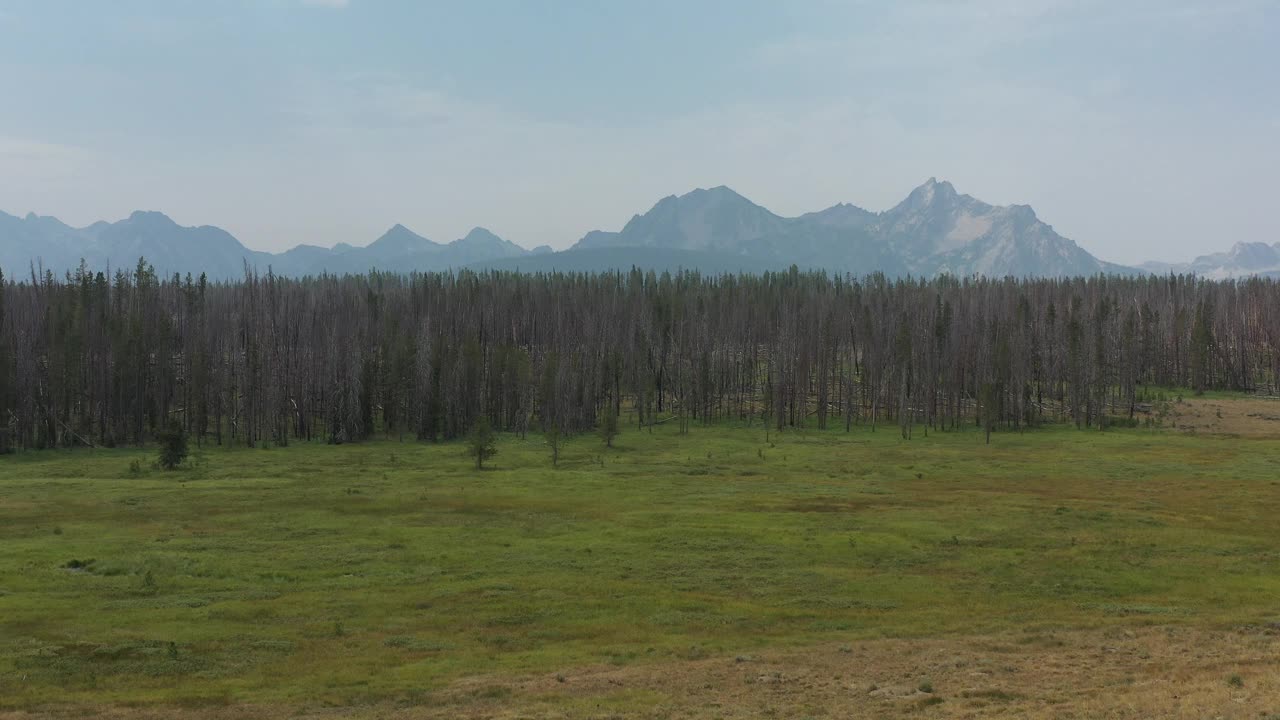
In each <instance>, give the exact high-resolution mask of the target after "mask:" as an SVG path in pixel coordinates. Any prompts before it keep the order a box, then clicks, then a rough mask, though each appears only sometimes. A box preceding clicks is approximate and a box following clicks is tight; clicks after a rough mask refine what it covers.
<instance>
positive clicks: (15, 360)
mask: <svg viewBox="0 0 1280 720" xmlns="http://www.w3.org/2000/svg"><path fill="white" fill-rule="evenodd" d="M1278 303H1280V284H1278V283H1277V282H1276V281H1274V280H1269V279H1256V278H1251V279H1246V280H1225V281H1208V280H1203V279H1200V278H1196V277H1193V276H1174V275H1170V276H1164V277H1158V276H1152V277H1108V276H1097V277H1091V278H1073V279H1015V278H1005V279H982V278H969V279H962V278H955V277H949V276H943V277H938V278H934V279H913V278H905V279H895V278H888V277H885V276H881V275H872V276H867V277H861V278H859V277H854V276H844V277H839V276H831V275H826V274H822V273H806V272H799V271H797V270H795V269H792V271H790V272H781V273H766V274H764V275H759V276H752V275H738V276H734V275H723V276H718V277H708V276H702V275H699V274H696V273H675V274H669V273H662V274H655V273H653V272H643V271H640V270H634V269H633V270H632V271H630V272H616V273H603V274H536V275H522V274H515V273H506V272H486V273H474V272H469V271H462V272H457V273H431V274H410V275H397V274H387V273H370V274H367V275H346V276H318V277H309V278H304V279H288V278H282V277H278V276H275V275H274V274H273V273H272V272H270V271H269V270H268V271H267V272H266V273H265V274H261V273H258V272H256V271H253V270H251V269H248V268H246V271H245V274H244V278H243V279H242V280H239V281H236V282H221V283H215V282H209V281H207V280H206V279H205V278H203V277H201V278H192V277H191V276H190V275H188V276H186V277H178V276H176V275H175V276H173V277H158V276H157V275H156V273H155V272H154V270H153V269H151V267H150V266H149V265H148V264H147V263H146V262H145V260H140V261H139V262H138V265H137V267H136V268H135V269H134V270H133V271H131V272H130V271H124V270H117V271H115V272H114V274H108V273H105V272H101V271H96V272H95V271H93V270H91V269H90V268H88V267H85V266H84V265H83V264H82V265H81V267H80V269H79V270H77V271H76V272H74V273H67V274H65V275H63V276H62V277H57V276H55V275H54V274H52V273H50V272H45V273H43V274H41V273H40V272H38V271H34V270H33V271H31V272H29V273H28V274H27V276H26V277H23V278H21V279H19V278H17V277H14V276H12V275H0V449H3V450H5V451H12V450H21V449H37V448H52V447H73V446H95V447H98V446H106V447H110V446H120V445H130V444H142V443H146V442H149V441H150V440H151V439H153V438H154V437H155V436H156V434H157V433H159V432H162V431H164V430H166V429H167V428H171V427H180V428H181V429H182V430H184V431H185V432H186V433H188V434H189V435H190V437H191V438H192V441H193V442H197V443H201V444H204V443H216V444H219V445H242V446H258V445H262V444H272V445H277V446H283V445H287V444H289V443H290V442H294V441H325V442H332V443H346V442H358V441H361V440H364V439H368V438H370V437H373V436H375V435H377V436H388V437H395V438H400V439H418V440H428V441H434V440H441V439H451V438H457V437H459V436H461V435H463V434H465V433H467V432H468V430H469V429H471V428H472V427H473V426H474V425H475V424H476V423H478V422H479V421H480V420H481V418H485V419H487V420H488V422H489V423H490V424H491V425H492V427H494V428H495V429H497V430H501V431H504V432H509V433H517V434H520V435H523V434H526V433H529V432H551V431H554V432H556V433H566V434H573V433H577V432H584V431H587V430H590V429H591V428H593V427H595V426H596V425H597V424H598V423H599V422H601V420H602V418H605V417H607V416H608V415H609V414H612V415H613V416H614V417H617V418H623V417H625V420H626V422H627V423H631V424H632V425H633V426H634V427H637V428H641V429H643V428H645V427H650V428H652V426H653V425H654V424H656V423H668V422H669V423H675V424H677V427H678V428H679V430H680V432H687V431H688V430H689V428H690V426H691V425H694V424H713V423H718V422H724V421H730V420H731V421H738V422H747V423H755V424H759V425H763V426H767V427H770V428H776V429H784V428H787V427H793V426H799V425H805V426H816V427H819V428H829V427H843V428H845V429H849V428H851V427H853V426H854V425H871V426H872V427H873V428H874V427H875V426H876V425H886V426H888V427H889V428H891V430H890V431H891V432H901V433H902V435H903V437H910V436H911V435H912V434H913V433H914V432H921V431H923V432H926V433H927V432H929V431H935V432H936V431H949V430H954V429H957V428H961V427H975V426H976V427H978V428H980V429H982V430H985V437H986V441H987V442H990V441H991V433H992V432H993V431H995V432H1000V431H1005V430H1017V429H1022V428H1026V427H1030V426H1036V425H1038V424H1041V423H1046V422H1056V423H1071V424H1074V425H1075V426H1077V427H1080V428H1082V429H1085V428H1103V427H1106V426H1107V425H1108V424H1113V423H1119V422H1123V423H1128V424H1132V423H1133V422H1135V418H1136V417H1137V414H1138V413H1140V412H1141V411H1143V410H1144V409H1147V408H1145V407H1144V399H1145V398H1147V397H1148V394H1147V393H1146V389H1147V388H1155V387H1158V388H1186V389H1187V391H1188V392H1201V391H1205V390H1236V391H1256V392H1266V393H1272V394H1274V393H1275V392H1276V390H1277V389H1276V383H1277V380H1278V378H1280V353H1277V347H1278V343H1280V313H1277V312H1274V310H1275V308H1276V307H1278Z"/></svg>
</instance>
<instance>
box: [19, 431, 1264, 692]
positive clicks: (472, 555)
mask: <svg viewBox="0 0 1280 720" xmlns="http://www.w3.org/2000/svg"><path fill="white" fill-rule="evenodd" d="M770 443H772V445H770ZM614 445H615V447H613V448H605V447H603V443H601V442H599V441H592V442H588V441H585V440H582V441H576V442H569V443H566V444H565V445H564V449H563V450H562V453H561V456H560V458H559V467H558V468H554V469H553V468H552V467H551V462H550V459H549V457H548V454H547V452H546V448H545V447H544V446H543V445H542V444H541V443H540V442H535V441H532V440H530V441H527V442H526V441H522V440H520V439H518V438H514V437H509V436H503V437H500V438H499V440H498V443H497V451H498V452H497V454H496V455H495V456H494V457H493V458H492V459H491V460H489V461H488V462H486V463H485V470H484V471H483V472H477V471H476V470H475V463H474V460H469V459H468V458H467V457H466V455H465V453H464V452H463V448H462V445H461V444H442V445H430V444H413V443H395V442H390V441H380V442H371V443H367V444H362V445H351V444H348V445H339V446H330V445H320V444H305V443H293V444H291V445H290V446H289V447H287V448H279V449H278V450H275V451H272V452H255V451H252V450H223V449H214V448H208V447H206V448H204V449H203V450H201V451H199V452H197V453H196V458H197V461H195V462H191V463H188V464H186V465H184V466H183V467H182V468H180V469H178V470H175V471H173V472H149V471H147V470H146V469H144V468H143V467H142V465H141V464H140V463H138V464H136V467H135V463H134V462H133V461H135V460H136V459H137V458H138V457H139V456H140V452H141V451H140V450H138V449H136V448H134V449H131V450H97V451H56V452H55V451H50V452H40V453H27V454H20V455H16V456H11V457H6V458H5V459H3V460H0V543H3V546H4V548H5V551H4V552H3V553H0V708H23V707H33V706H38V705H42V704H46V703H53V702H58V703H72V704H75V703H83V704H95V705H99V704H112V703H144V704H145V703H153V702H165V703H175V704H184V703H188V704H189V703H221V702H228V701H231V700H234V701H235V702H261V703H273V702H286V703H288V702H293V703H301V702H314V703H330V704H351V703H358V702H368V701H371V700H379V699H382V700H387V701H391V702H394V701H397V700H398V699H399V700H403V699H404V698H407V697H411V696H412V697H419V696H421V697H428V696H429V694H430V693H431V692H432V691H433V690H435V689H438V688H441V687H443V686H444V685H446V684H448V683H450V682H452V681H454V680H456V679H458V678H462V677H466V676H474V675H501V674H516V673H558V672H562V671H565V670H566V669H571V668H574V667H579V666H586V665H594V664H602V663H610V664H631V663H646V662H687V661H694V660H698V659H699V658H704V657H718V656H722V657H726V658H733V657H734V656H735V655H742V656H743V657H748V656H750V654H751V653H753V652H756V651H758V650H760V649H764V648H775V647H787V646H800V645H804V644H809V643H819V642H821V643H826V642H836V643H850V642H854V641H856V640H858V639H863V638H873V637H884V636H925V635H937V634H975V633H987V632H1001V631H1006V630H1014V629H1016V630H1023V629H1025V628H1027V627H1028V626H1036V627H1048V626H1060V627H1070V626H1097V625H1108V624H1111V625H1123V624H1132V623H1149V622H1159V623H1168V624H1179V623H1184V624H1190V623H1194V624H1200V625H1221V624H1230V623H1243V622H1254V621H1256V620H1257V619H1258V618H1261V617H1270V616H1271V614H1273V613H1274V608H1275V605H1274V599H1275V597H1277V596H1278V595H1280V553H1277V552H1276V550H1275V548H1277V547H1280V523H1276V522H1274V519H1275V517H1277V516H1280V485H1277V481H1276V480H1275V478H1276V477H1277V475H1280V473H1278V471H1280V464H1278V463H1277V461H1276V459H1275V458H1277V457H1280V442H1276V441H1271V440H1248V439H1239V438H1215V437H1194V436H1183V435H1177V434H1173V433H1152V432H1147V431H1141V430H1135V431H1127V430H1118V431H1114V432H1107V433H1099V432H1077V431H1073V430H1064V429H1045V430H1039V431H1034V432H1027V433H1025V434H1001V435H998V436H996V437H995V438H994V439H993V443H992V444H991V445H989V446H988V445H984V444H983V443H982V437H981V435H980V434H977V433H974V432H957V433H930V434H929V436H928V437H927V438H925V437H923V436H922V435H921V434H920V433H917V436H916V438H915V439H914V440H911V441H904V440H901V439H900V438H899V437H898V433H896V432H884V431H878V432H874V433H873V432H870V431H869V430H866V429H856V430H855V431H854V432H853V433H851V434H846V433H844V432H842V431H836V430H833V431H816V430H808V431H792V432H786V433H776V432H775V433H771V434H770V437H769V438H768V440H767V441H766V439H765V436H764V432H763V431H762V430H758V429H754V428H741V427H728V426H724V427H708V428H699V427H695V428H693V429H692V431H691V432H690V433H689V434H688V435H681V434H679V433H678V432H677V431H676V429H675V428H674V427H670V428H668V427H665V426H660V427H658V428H655V429H654V431H653V433H652V434H651V433H648V432H636V431H634V430H631V431H628V432H623V433H622V434H621V435H620V436H618V437H617V438H616V439H615V441H614ZM775 446H776V447H775ZM765 447H767V448H768V449H767V450H762V449H761V448H765ZM125 468H128V470H127V471H124V470H123V469H125ZM135 470H136V471H135ZM570 677H571V675H570ZM494 688H496V686H494ZM477 692H479V693H481V694H483V693H486V692H492V693H493V694H494V696H493V699H494V700H495V701H500V700H501V699H502V698H501V697H500V696H501V694H502V691H501V689H500V688H498V689H492V690H490V689H488V686H486V688H482V689H480V690H478V691H477ZM992 692H993V693H994V692H995V691H992ZM992 697H993V698H995V697H996V696H995V695H994V694H993V695H992ZM928 700H929V701H930V702H940V701H941V700H942V698H940V697H938V696H936V695H934V696H932V697H931V698H929V699H928Z"/></svg>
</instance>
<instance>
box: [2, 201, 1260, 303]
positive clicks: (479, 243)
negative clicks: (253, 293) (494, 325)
mask: <svg viewBox="0 0 1280 720" xmlns="http://www.w3.org/2000/svg"><path fill="white" fill-rule="evenodd" d="M139 257H145V258H146V259H147V261H148V262H150V263H151V264H152V265H153V266H155V268H156V270H157V271H158V272H160V273H162V274H166V275H167V274H171V273H174V272H178V273H187V272H190V273H193V274H198V273H201V272H204V273H207V274H208V276H209V277H210V278H212V279H230V278H236V277H240V276H242V275H243V273H244V271H245V268H246V266H248V267H251V268H256V269H257V270H258V271H259V272H266V270H267V268H268V267H270V268H271V269H272V270H273V271H274V272H275V273H276V274H279V275H289V276H302V275H315V274H319V273H322V272H328V273H332V274H342V273H359V272H366V271H368V270H371V269H378V270H388V271H395V272H409V271H433V270H447V269H460V268H474V269H504V270H521V271H527V272H545V271H552V270H559V271H579V272H583V271H598V270H610V269H629V268H631V267H640V268H645V269H655V270H665V269H676V268H685V269H696V270H700V271H702V272H705V273H723V272H739V271H741V272H762V271H766V270H780V269H785V268H787V267H789V266H791V265H797V266H799V267H801V268H815V269H823V270H827V271H832V272H841V273H844V272H848V273H853V274H857V275H862V274H867V273H871V272H883V273H885V274H888V275H892V276H902V275H908V274H910V275H915V276H932V275H937V274H940V273H951V274H954V275H964V276H967V275H974V274H981V275H986V276H1006V275H1013V276H1076V275H1094V274H1097V273H1124V274H1129V273H1138V272H1153V273H1165V272H1171V271H1172V272H1191V271H1193V272H1197V273H1200V274H1204V275H1207V276H1214V275H1217V276H1221V277H1228V276H1231V275H1233V274H1247V273H1249V272H1258V271H1260V270H1259V268H1261V271H1265V272H1277V273H1280V243H1278V244H1277V245H1274V246H1270V245H1265V244H1262V243H1251V244H1243V243H1242V244H1239V245H1237V246H1236V247H1235V248H1233V249H1232V251H1231V252H1230V253H1219V254H1217V255H1210V256H1204V257H1202V258H1197V259H1196V260H1195V261H1194V262H1192V263H1189V264H1185V265H1161V264H1158V263H1149V264H1147V265H1145V266H1142V267H1141V268H1127V267H1123V266H1120V265H1114V264H1111V263H1107V262H1103V261H1101V260H1098V259H1097V258H1095V257H1094V256H1092V255H1090V254H1089V253H1088V252H1086V251H1085V250H1084V249H1083V248H1081V247H1079V246H1078V245H1076V244H1075V243H1074V242H1073V241H1071V240H1069V239H1067V238H1064V237H1062V236H1061V235H1059V234H1058V233H1057V232H1055V231H1054V229H1053V227H1052V226H1050V225H1048V224H1046V223H1044V222H1043V221H1041V220H1040V219H1039V218H1038V217H1036V214H1035V212H1034V211H1033V210H1032V209H1031V208H1030V207H1029V206H1026V205H1008V206H996V205H989V204H987V203H984V202H982V201H980V200H977V199H975V198H973V197H971V196H969V195H963V194H960V193H958V192H956V190H955V188H954V187H952V185H951V183H949V182H945V181H941V182H940V181H938V180H937V179H935V178H930V179H929V180H928V181H927V182H926V183H924V184H923V185H921V186H919V187H917V188H916V189H915V190H913V191H912V192H911V194H910V195H908V196H907V197H906V199H904V200H903V201H902V202H900V203H898V204H897V205H896V206H894V207H893V208H891V209H889V210H886V211H883V212H878V213H877V212H871V211H868V210H864V209H862V208H859V207H857V206H854V205H848V204H839V205H835V206H832V207H829V208H827V209H825V210H820V211H818V212H811V213H806V214H804V215H800V216H798V217H783V216H780V215H777V214H775V213H773V212H770V211H769V210H767V209H765V208H763V207H761V206H759V205H757V204H755V203H753V202H751V201H750V200H748V199H747V198H745V197H743V196H741V195H739V194H738V193H736V192H734V191H733V190H730V189H729V188H727V187H724V186H720V187H714V188H710V189H697V190H693V191H692V192H689V193H686V194H684V195H680V196H675V195H672V196H669V197H665V198H663V199H661V200H659V201H658V203H657V204H656V205H654V206H653V207H652V208H651V209H650V210H649V211H648V212H645V213H643V214H640V215H635V216H634V217H632V218H631V220H630V221H628V222H627V223H626V225H624V226H623V228H622V229H621V230H619V231H617V232H609V231H601V230H593V231H591V232H589V233H587V234H586V235H584V236H583V237H582V238H581V239H580V240H578V241H577V243H575V244H574V245H573V246H572V247H570V248H569V249H567V250H563V251H560V252H554V251H552V249H551V248H550V247H547V246H542V247H538V248H535V249H533V250H528V249H525V248H523V247H521V246H519V245H516V244H515V243H513V242H511V241H509V240H504V239H503V238H500V237H498V236H497V235H495V234H493V233H492V232H490V231H488V230H486V229H484V228H481V227H477V228H475V229H473V230H472V231H471V232H469V233H467V235H466V236H465V237H462V238H459V239H457V240H454V241H453V242H450V243H437V242H433V241H431V240H429V239H427V238H425V237H423V236H421V235H418V234H417V233H415V232H413V231H412V230H409V229H408V228H406V227H404V226H403V225H395V226H393V227H392V228H391V229H390V230H388V231H387V232H386V233H384V234H383V235H382V236H381V237H379V238H378V239H377V240H375V241H373V242H372V243H370V244H368V245H365V246H362V247H358V246H354V245H348V244H345V243H341V244H338V245H336V246H334V247H331V248H325V247H320V246H316V245H299V246H297V247H294V248H292V249H290V250H288V251H286V252H283V253H276V254H273V253H266V252H259V251H255V250H250V249H249V248H246V247H245V246H244V245H243V244H242V243H240V241H238V240H237V239H236V238H235V237H233V236H232V235H231V234H230V233H228V232H226V231H225V230H222V229H220V228H217V227H212V226H201V227H183V226H181V225H178V224H177V223H175V222H174V221H173V220H171V219H170V218H168V217H167V216H165V215H163V214H161V213H158V212H135V213H133V214H132V215H130V216H129V217H128V218H126V219H124V220H121V221H119V222H114V223H107V222H97V223H94V224H92V225H90V226H88V227H83V228H75V227H71V226H69V225H67V224H65V223H63V222H61V221H59V220H58V219H57V218H53V217H42V216H37V215H34V214H28V215H27V216H26V217H21V218H20V217H15V216H12V215H7V214H5V213H2V212H0V267H3V268H4V269H5V270H6V271H8V274H10V275H11V276H14V275H25V274H26V273H27V272H28V268H30V267H31V266H32V265H33V264H34V265H35V266H37V267H43V268H45V269H48V270H52V271H54V272H57V273H61V272H63V271H66V270H69V269H73V268H75V267H76V266H78V265H79V264H80V262H81V260H82V259H83V260H84V262H85V263H87V265H88V266H89V267H91V268H93V269H105V268H107V267H110V268H112V269H114V268H124V269H129V268H132V267H133V266H134V265H135V264H136V263H137V261H138V258H139ZM1250 268H1253V269H1252V270H1250Z"/></svg>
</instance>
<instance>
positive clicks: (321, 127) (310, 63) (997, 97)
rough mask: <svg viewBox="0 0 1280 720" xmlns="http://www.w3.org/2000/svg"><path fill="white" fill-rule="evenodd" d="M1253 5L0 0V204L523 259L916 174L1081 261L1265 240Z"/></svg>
mask: <svg viewBox="0 0 1280 720" xmlns="http://www.w3.org/2000/svg"><path fill="white" fill-rule="evenodd" d="M1278 70H1280V2H1275V1H1271V2H1262V1H1256V0H1252V1H1251V0H1218V1H1217V2H1207V1H1206V2H1181V1H1180V0H1168V1H1156V0H1134V1H1132V2H1118V3H1117V2H1104V1H1101V0H1098V1H1096V2H1095V1H1093V0H1082V1H1079V2H1067V1H1065V0H957V1H954V2H943V1H941V0H937V1H923V0H915V1H912V0H908V1H906V2H892V3H890V2H856V1H851V2H834V1H833V0H815V1H813V2H790V3H781V2H755V1H751V0H737V1H728V0H723V1H712V0H707V1H703V2H699V1H697V0H685V1H683V2H676V1H669V0H648V1H646V2H625V3H624V2H609V1H606V0H598V1H586V0H584V1H581V2H570V1H568V0H561V1H558V2H552V1H551V0H547V1H545V2H533V1H528V2H514V1H512V2H496V1H485V0H470V1H467V2H462V1H461V0H459V1H458V2H451V3H437V2H427V1H426V0H423V1H420V2H419V1H413V0H402V1H394V0H347V1H346V2H343V1H342V0H240V1H233V0H226V1H222V2H217V1H213V0H201V1H194V0H192V1H188V2H182V1H181V0H166V1H163V2H161V1H154V2H143V1H128V0H124V1H116V2H106V1H102V2H91V1H90V0H80V1H76V2H70V1H66V2H64V1H60V0H30V1H27V0H0V92H3V99H2V100H0V209H2V210H5V211H7V212H10V213H17V214H22V213H26V212H27V211H35V212H37V213H40V214H50V215H56V216H58V217H60V218H62V219H63V220H65V221H67V222H71V223H73V224H88V223H89V222H92V221H94V220H98V219H118V218H120V217H124V216H125V215H127V214H128V213H129V212H130V211H132V210H135V209H156V210H161V211H164V212H167V213H169V214H170V215H171V216H173V217H174V218H175V219H176V220H178V221H179V222H182V223H184V224H216V225H220V226H222V227H225V228H227V229H228V230H230V231H232V232H233V233H235V234H236V235H237V236H238V237H240V239H241V240H242V241H244V242H245V243H246V244H247V245H249V246H250V247H254V248H259V249H269V250H279V249H283V248H286V247H289V246H292V245H294V244H296V243H299V242H313V243H318V244H325V245H330V244H333V243H335V242H343V241H345V242H351V243H354V244H364V243H367V242H369V241H370V240H372V239H373V238H375V237H376V236H377V235H378V234H380V233H381V232H382V231H383V230H385V229H386V228H387V227H389V226H390V225H392V224H394V223H396V222H400V223H404V224H405V225H407V226H409V227H410V228H413V229H415V230H417V231H418V232H420V233H422V234H424V235H427V236H428V237H431V238H433V239H436V240H441V241H447V240H450V239H453V238H456V237H460V236H461V235H463V234H464V233H465V232H466V231H467V229H469V228H470V227H472V226H473V225H484V226H486V227H489V228H490V229H492V230H494V231H495V232H497V233H499V234H500V235H503V236H504V237H508V238H510V239H512V240H514V241H516V242H518V243H520V244H523V245H525V246H533V245H536V244H542V243H548V244H551V245H553V246H556V247H564V246H567V245H568V244H570V243H572V242H573V241H575V240H576V239H577V238H578V237H579V236H581V235H582V234H583V233H584V232H586V231H587V230H590V229H593V228H603V229H617V228H619V227H621V225H622V224H623V223H625V222H626V220H627V219H628V218H629V217H630V216H631V214H632V213H635V212H643V211H644V210H646V209H648V208H649V206H650V205H652V203H653V202H655V201H656V200H657V199H658V198H660V197H662V196H664V195H668V194H672V193H682V192H686V191H688V190H690V189H692V188H694V187H699V186H703V187H705V186H713V185H720V184H726V185H729V186H730V187H733V188H734V189H736V190H738V191H739V192H741V193H743V194H744V195H746V196H747V197H749V198H751V199H753V200H755V201H756V202H758V203H760V204H761V205H764V206H765V207H768V208H769V209H771V210H774V211H775V212H778V213H781V214H786V215H793V214H799V213H802V212H806V211H810V210H817V209H821V208H823V207H826V206H829V205H832V204H835V203H837V202H852V203H855V204H858V205H861V206H863V207H866V208H868V209H871V210H883V209H886V208H887V207H889V206H891V205H892V204H893V203H895V202H897V201H898V200H899V199H901V198H902V197H904V196H905V195H906V194H907V192H908V191H909V190H910V189H911V188H912V187H914V186H916V185H918V184H919V183H921V182H923V181H924V180H925V179H927V178H928V177H930V176H937V177H939V178H944V179H948V180H951V181H952V182H953V183H954V184H955V185H956V187H957V188H958V189H959V190H960V191H961V192H967V193H969V194H972V195H974V196H976V197H978V198H981V199H983V200H986V201H988V202H992V203H997V204H1006V203H1027V204H1030V205H1032V206H1033V207H1035V208H1036V210H1037V212H1038V213H1039V215H1040V216H1041V218H1043V219H1044V220H1045V221H1047V222H1049V223H1051V224H1053V225H1054V226H1055V227H1056V228H1057V229H1058V230H1059V231H1060V232H1062V233H1063V234H1064V235H1067V236H1068V237H1071V238H1072V239H1074V240H1076V241H1077V242H1079V243H1080V244H1081V245H1082V246H1084V247H1085V248H1087V249H1089V250H1090V251H1092V252H1094V253H1095V254H1097V255H1099V256H1100V257H1102V258H1104V259H1107V260H1113V261H1118V262H1136V261H1140V260H1145V259H1152V258H1159V259H1166V260H1179V259H1189V258H1190V257H1191V256H1193V255H1195V254H1198V253H1202V252H1206V251H1210V250H1217V249H1225V248H1226V247H1228V246H1229V245H1230V244H1231V243H1233V242H1235V241H1238V240H1262V241H1266V242H1277V241H1280V221H1278V220H1277V215H1278V214H1280V213H1277V212H1276V210H1275V201H1274V197H1275V195H1276V193H1277V190H1280V188H1278V187H1277V181H1276V177H1277V164H1278V163H1280V78H1278V77H1277V75H1278V74H1280V73H1278V72H1277V71H1278Z"/></svg>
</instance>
